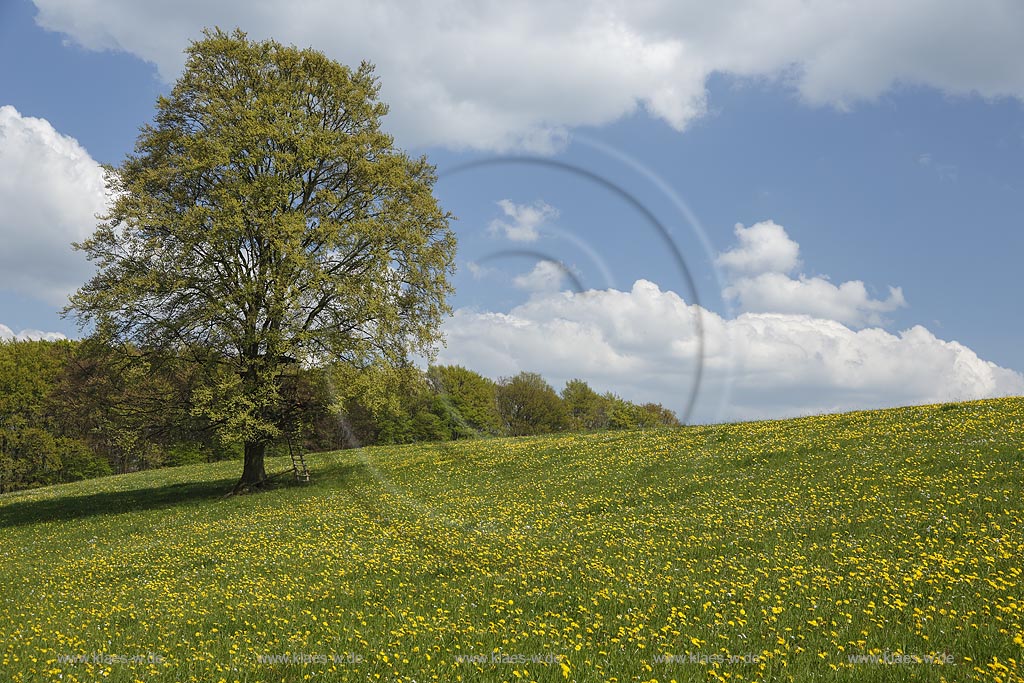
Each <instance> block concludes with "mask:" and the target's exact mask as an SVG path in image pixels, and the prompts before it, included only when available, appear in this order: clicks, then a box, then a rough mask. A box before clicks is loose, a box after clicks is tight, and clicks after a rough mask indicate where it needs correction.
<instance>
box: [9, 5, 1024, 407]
mask: <svg viewBox="0 0 1024 683" xmlns="http://www.w3.org/2000/svg"><path fill="white" fill-rule="evenodd" d="M349 4H350V5H351V6H350V7H348V9H347V10H345V9H342V10H341V11H337V12H336V11H332V10H331V9H330V8H327V7H326V6H325V5H323V4H322V3H319V2H316V1H315V0H308V1H307V2H303V3H299V5H302V7H301V8H300V9H304V10H305V11H296V10H295V8H294V7H293V6H292V5H288V7H289V8H291V9H286V5H285V3H279V6H277V7H276V8H275V3H264V4H262V5H260V6H259V7H258V8H253V7H252V6H251V5H250V4H249V3H242V2H237V3H233V2H224V3H216V4H215V5H216V7H208V6H207V5H208V3H194V4H191V3H186V4H184V5H182V6H180V7H178V8H177V9H176V10H175V12H174V13H173V14H164V12H165V11H166V10H165V9H163V8H161V7H159V6H158V5H157V4H156V3H146V2H142V3H130V2H128V1H127V0H106V1H105V2H98V3H93V5H95V7H94V8H92V9H90V10H88V11H86V10H85V9H83V6H82V5H79V4H76V3H73V2H70V1H69V0H37V1H36V2H35V3H33V2H31V1H30V0H10V1H9V2H6V3H4V4H3V5H2V6H0V60H2V63H4V64H5V65H7V66H6V67H5V68H4V69H2V70H0V107H4V106H5V105H6V106H7V108H6V109H3V110H0V112H2V113H0V236H2V239H3V243H4V245H5V246H4V247H3V251H2V252H0V325H2V326H3V327H0V334H4V335H5V336H16V335H18V334H19V333H23V334H24V335H25V336H33V335H36V336H38V333H39V332H47V333H61V334H65V335H68V336H75V335H76V334H77V332H76V329H75V327H74V324H73V322H72V321H70V320H62V319H60V317H59V316H58V315H57V313H56V311H57V309H59V308H60V304H59V301H60V298H61V296H62V295H63V294H62V293H63V292H65V291H66V290H68V289H69V288H70V289H73V288H74V287H75V286H76V285H77V284H79V283H80V282H81V280H82V278H83V277H86V276H87V274H88V272H89V271H88V268H87V267H86V266H85V265H84V264H83V263H82V262H81V259H80V257H78V256H76V255H74V254H71V253H70V252H69V251H68V250H67V249H66V244H67V243H68V242H70V241H71V240H72V239H79V238H81V236H84V234H86V233H87V232H88V231H89V230H90V229H91V227H92V226H91V225H90V224H89V223H90V220H89V216H90V215H91V213H92V210H91V209H90V207H95V206H97V205H98V206H102V197H101V196H99V195H98V194H97V189H96V171H95V167H96V163H97V162H98V163H103V164H117V163H118V162H120V160H121V159H122V158H123V157H124V155H125V154H126V153H127V152H129V151H130V150H131V147H132V144H133V142H134V139H135V135H136V133H137V130H138V127H139V126H140V125H142V124H143V123H145V122H147V121H148V120H149V119H150V118H151V116H152V112H153V103H154V100H155V98H156V97H157V96H158V95H159V94H160V93H162V92H166V91H167V90H168V89H169V87H170V83H171V82H172V81H173V79H174V77H175V75H176V74H177V73H178V72H179V70H180V68H181V61H182V58H181V50H182V49H183V48H184V47H185V46H186V44H187V41H188V40H189V39H194V38H196V37H198V36H199V34H200V31H201V29H202V27H204V26H210V25H215V24H216V25H220V26H222V27H231V26H235V25H237V26H239V27H241V28H243V29H244V30H247V31H250V32H251V34H252V35H253V36H254V37H265V36H267V37H274V38H277V39H279V40H281V41H282V42H286V43H295V44H299V45H302V46H307V45H312V46H313V47H315V48H317V49H320V50H323V51H324V52H326V53H327V54H328V55H329V56H332V57H334V58H336V59H339V60H341V61H343V62H346V63H349V64H354V63H355V62H356V61H357V60H358V59H363V58H365V59H369V60H371V61H374V62H375V63H377V64H378V74H379V75H380V78H381V80H382V85H383V96H384V99H385V100H386V101H388V102H389V103H390V104H391V106H392V113H391V114H390V115H389V116H388V117H387V119H386V126H387V127H388V128H389V129H390V130H391V131H392V132H394V134H395V135H396V139H397V141H398V144H399V145H401V146H403V147H406V148H408V149H411V150H413V151H416V152H421V153H425V154H427V155H428V156H429V157H430V158H431V159H432V160H433V161H434V162H435V163H436V164H437V166H438V169H439V171H440V173H441V175H442V177H441V180H440V181H439V183H438V186H437V195H438V197H439V198H440V200H441V202H442V204H443V205H444V206H445V207H446V208H447V209H449V210H450V211H452V212H453V213H454V214H455V215H456V216H457V217H458V220H457V221H456V222H455V224H454V227H455V229H456V231H457V233H458V236H459V240H460V246H459V256H458V266H459V269H458V273H457V275H456V276H455V285H456V291H457V293H456V295H455V298H454V299H453V301H452V304H453V306H454V307H455V308H456V309H457V313H456V315H455V316H454V317H453V318H452V319H451V320H449V321H448V322H447V323H446V331H447V333H448V334H447V336H448V340H449V342H448V346H447V348H446V349H444V350H443V351H442V352H441V355H440V359H441V361H443V362H459V363H462V364H465V365H468V366H469V367H473V368H474V369H477V370H479V371H481V372H484V373H485V374H488V375H490V376H493V377H498V376H501V375H507V374H511V373H513V372H516V371H518V370H521V369H527V370H538V371H540V372H542V373H543V374H545V376H546V377H548V379H549V380H550V381H551V382H552V383H553V384H556V385H559V384H560V383H563V382H564V381H565V380H566V379H568V378H571V377H573V376H582V377H584V378H586V379H588V380H590V381H591V382H592V384H594V386H596V387H598V388H600V389H601V390H610V391H615V392H617V393H619V394H622V395H624V396H626V397H627V398H632V399H635V400H658V401H660V402H663V403H665V404H666V405H669V406H670V407H673V408H674V409H676V410H677V411H678V412H680V413H688V414H689V413H690V408H692V409H693V410H692V414H690V417H691V418H692V419H696V420H716V419H735V418H740V419H748V418H754V417H762V416H775V415H791V414H803V413H809V412H821V411H826V410H842V409H850V408H860V407H874V406H883V405H896V404H901V403H918V402H930V401H937V400H952V399H957V398H975V397H981V396H989V395H1000V394H1006V393H1018V394H1019V393H1022V392H1024V378H1022V376H1021V374H1020V371H1021V370H1024V347H1022V346H1021V345H1020V344H1019V343H1016V342H1017V341H1018V340H1019V339H1020V337H1021V334H1022V332H1024V316H1022V315H1021V314H1022V313H1024V310H1022V309H1024V306H1022V304H1021V297H1020V295H1019V276H1018V272H1019V268H1018V260H1019V258H1020V256H1021V254H1022V253H1024V235H1022V231H1021V230H1020V227H1021V224H1022V218H1024V201H1022V198H1024V163H1022V159H1024V109H1022V98H1024V67H1021V66H1020V65H1021V64H1024V59H1022V57H1024V54H1022V52H1024V50H1022V48H1021V47H1020V46H1021V45H1024V11H1022V10H1020V9H1019V8H1017V7H1015V4H1014V3H1010V2H1007V3H999V2H995V1H994V0H993V1H991V2H987V3H980V4H978V5H977V7H976V8H975V9H974V10H972V11H969V10H967V9H965V8H964V7H962V6H960V5H955V4H950V5H949V6H948V7H947V6H946V3H935V4H929V5H928V9H927V10H925V9H924V5H921V6H920V7H918V6H917V5H916V4H915V3H905V6H901V7H899V8H892V7H889V5H887V4H885V3H878V4H877V6H874V5H873V3H864V4H862V5H860V6H859V7H858V8H855V9H852V10H851V9H850V8H849V7H844V6H841V5H838V4H828V3H817V4H813V5H794V6H792V7H790V6H789V5H788V4H786V3H776V4H775V5H774V6H772V7H769V8H766V7H765V6H763V5H761V4H759V3H736V4H735V5H734V6H730V8H728V9H711V10H706V11H700V12H698V10H695V9H693V8H690V9H677V8H675V7H674V5H673V4H672V3H665V4H664V6H662V4H661V3H657V2H654V3H648V4H645V5H644V6H643V9H642V10H637V9H636V8H635V7H632V6H631V5H629V4H623V5H622V6H621V7H619V6H617V5H616V4H615V3H611V4H609V5H607V6H606V7H605V11H603V12H602V13H594V12H589V11H579V12H576V13H569V12H567V11H566V10H565V9H564V8H561V9H553V8H549V7H547V6H546V5H545V4H537V5H533V4H531V3H523V4H522V5H519V6H517V7H515V8H510V7H508V6H506V5H490V4H487V3H484V4H480V3H475V4H473V5H472V6H470V5H466V6H465V7H462V6H460V4H459V3H453V4H449V5H446V6H445V8H446V9H445V10H444V12H441V13H437V14H434V15H431V14H429V11H428V10H425V9H419V10H416V11H415V12H416V13H417V14H416V15H415V16H407V15H406V14H405V13H403V12H401V11H399V10H398V9H395V7H398V5H396V6H394V7H392V5H391V4H390V3H387V2H384V3H380V4H379V5H378V7H380V8H384V9H385V10H388V11H384V12H383V15H384V16H383V18H382V15H381V12H377V13H369V12H366V11H365V10H366V8H365V7H361V6H360V5H359V3H349ZM390 10H393V11H390ZM275 12H276V13H277V14H275ZM851 12H853V14H850V13H851ZM278 15H280V16H278ZM762 15H763V16H762ZM284 16H287V17H289V19H288V20H287V21H284V20H282V19H281V17H284ZM339 16H345V17H348V18H347V19H346V20H345V21H344V22H342V21H341V19H339V18H337V17H339ZM296 17H300V18H296ZM303 17H305V19H304V18H303ZM752 19H756V21H753V20H752ZM883 20H884V21H883ZM332 22H333V23H332ZM361 22H362V24H361ZM381 22H383V23H381ZM879 25H884V26H885V27H886V29H885V30H879V29H878V28H877V27H878V26H879ZM752 26H753V27H756V29H752V28H751V27H752ZM385 28H386V29H387V30H385ZM372 36H377V38H376V39H372ZM979 46H983V47H984V49H982V47H979ZM509 157H514V158H515V160H511V161H510V160H508V158H509ZM502 159H505V161H502ZM473 161H485V162H486V163H483V164H481V165H477V166H473V167H471V168H462V170H459V169H460V168H461V167H463V166H464V165H465V164H467V163H469V162H473ZM549 162H550V163H549ZM568 167H571V168H575V169H578V171H579V172H576V173H573V172H570V171H569V170H567V168H568ZM595 177H597V178H600V179H602V181H603V184H602V182H595V180H594V178H595ZM610 188H615V189H610ZM99 194H101V192H100V193H99ZM626 195H628V196H629V197H631V198H632V199H633V200H635V201H636V202H637V203H638V204H639V206H641V207H642V209H643V210H639V209H638V208H637V206H636V205H634V204H631V203H630V201H627V200H626V199H625V198H624V197H625V196H626ZM97 197H98V198H97ZM97 202H99V204H97ZM648 217H653V218H654V219H655V220H656V221H657V222H658V223H659V224H660V225H661V226H663V227H664V228H665V230H667V231H668V233H669V234H670V236H671V241H672V244H673V245H674V248H676V249H678V251H679V253H680V254H682V256H683V258H684V262H685V266H686V269H687V270H689V272H690V275H691V276H692V280H693V283H694V285H695V287H694V290H695V291H694V290H691V288H690V287H689V286H688V283H687V280H686V278H685V276H684V274H683V272H682V271H681V269H680V267H679V264H678V262H677V261H676V260H675V259H674V258H673V257H672V252H671V248H670V245H669V244H668V243H667V242H666V241H665V239H664V237H663V236H662V235H661V234H660V233H659V232H658V229H657V228H656V227H655V226H653V225H651V224H650V221H649V220H648ZM737 224H739V227H737ZM62 245H63V246H62ZM3 252H6V253H3ZM552 264H560V265H558V266H555V265H552ZM566 270H567V271H569V272H571V273H572V274H573V275H574V277H573V278H568V277H566V276H565V275H566V272H565V271H566ZM574 283H575V284H574ZM638 283H639V284H638ZM891 288H897V289H891ZM574 290H580V291H574ZM697 302H699V304H700V308H699V310H698V309H696V308H695V304H696V303H697ZM698 318H700V319H701V321H702V323H703V324H702V327H703V344H704V347H705V348H704V354H703V357H699V356H698V353H697V349H699V346H700V344H699V343H698V334H697V327H696V324H697V323H696V321H697V319H698ZM33 330H34V331H35V332H32V331H33ZM698 363H703V366H704V373H703V376H702V380H701V382H702V384H701V387H700V391H699V394H698V397H697V399H696V401H695V403H694V404H693V405H691V404H690V402H689V397H690V395H691V392H690V390H689V387H691V386H692V384H693V382H694V380H695V374H694V368H695V367H696V365H697V364H698Z"/></svg>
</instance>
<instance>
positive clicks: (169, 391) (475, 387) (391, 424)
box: [0, 340, 679, 492]
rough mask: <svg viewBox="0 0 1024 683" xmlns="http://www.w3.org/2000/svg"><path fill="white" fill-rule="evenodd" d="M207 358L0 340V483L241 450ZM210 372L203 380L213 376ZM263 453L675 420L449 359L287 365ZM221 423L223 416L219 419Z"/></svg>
mask: <svg viewBox="0 0 1024 683" xmlns="http://www.w3.org/2000/svg"><path fill="white" fill-rule="evenodd" d="M216 375H217V364H216V363H214V362H212V361H211V362H207V363H202V364H197V363H196V362H194V359H188V360H186V359H182V358H173V357H163V356H160V355H159V354H155V353H144V352H142V351H135V352H133V353H129V354H125V353H124V352H123V350H115V349H113V348H110V347H107V346H104V345H103V344H100V343H97V342H95V341H93V340H84V341H56V342H52V341H8V342H0V492H6V491H12V490H17V489H23V488H31V487H36V486H44V485H48V484H55V483H61V482H68V481H75V480H78V479H85V478H90V477H96V476H103V475H108V474H115V473H126V472H133V471H138V470H144V469H153V468H158V467H167V466H175V465H184V464H192V463H198V462H215V461H219V460H233V459H241V458H242V456H243V451H244V440H243V439H240V438H235V439H232V438H231V437H230V436H225V435H230V434H232V433H237V430H232V429H225V426H226V424H225V423H227V422H230V421H231V420H232V419H233V417H234V416H233V414H232V412H231V409H230V407H227V408H226V409H224V410H223V411H221V412H220V413H218V412H217V411H213V410H211V409H210V404H211V403H214V404H215V403H216V401H217V400H218V398H217V395H216V393H217V392H216V384H217V383H216V381H215V380H216V379H217V377H216ZM211 380H214V381H211ZM279 393H280V396H279V399H280V400H279V401H278V402H277V405H278V406H279V407H278V411H279V414H278V415H275V416H274V418H275V420H277V422H278V424H280V425H281V430H280V434H279V435H278V437H277V438H276V439H274V440H273V441H272V442H271V443H270V444H269V445H268V453H269V454H270V455H275V454H284V453H285V452H287V449H288V448H289V447H291V448H301V449H304V450H307V451H317V450H334V449H343V448H355V447H361V446H372V445H382V444H404V443H416V442H424V441H449V440H456V439H474V438H488V437H498V436H524V435H532V434H546V433H554V432H565V431H587V430H602V429H635V428H644V427H656V426H674V425H678V424H679V423H678V420H677V419H676V417H675V415H674V414H673V413H672V411H670V410H668V409H667V408H665V407H663V406H662V405H660V404H656V403H647V404H643V405H638V404H635V403H632V402H630V401H627V400H625V399H623V398H621V397H619V396H616V395H615V394H612V393H603V394H602V393H599V392H597V391H595V390H594V389H592V388H591V387H590V386H589V385H588V384H587V382H585V381H583V380H580V379H574V380H572V381H570V382H568V383H566V385H565V387H563V388H562V390H561V391H560V392H559V391H556V390H555V388H553V387H552V386H551V385H550V384H548V382H547V381H545V380H544V378H543V377H541V376H540V375H539V374H536V373H531V372H521V373H519V374H518V375H515V376H512V377H504V378H501V379H499V380H497V381H494V380H492V379H490V378H487V377H484V376H483V375H481V374H479V373H477V372H474V371H473V370H470V369H467V368H464V367H461V366H458V365H431V366H429V367H428V368H427V370H425V371H424V370H421V369H419V368H417V367H415V366H412V365H407V366H404V367H393V366H387V365H383V364H377V365H370V366H367V367H363V368H355V367H353V366H351V365H350V364H342V363H339V364H334V365H327V366H323V367H315V368H306V367H299V366H298V364H294V367H293V368H291V370H289V371H286V372H285V373H284V374H283V375H282V378H281V382H280V389H279ZM228 426H230V425H228Z"/></svg>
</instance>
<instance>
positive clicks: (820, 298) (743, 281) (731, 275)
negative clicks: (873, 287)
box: [716, 221, 907, 327]
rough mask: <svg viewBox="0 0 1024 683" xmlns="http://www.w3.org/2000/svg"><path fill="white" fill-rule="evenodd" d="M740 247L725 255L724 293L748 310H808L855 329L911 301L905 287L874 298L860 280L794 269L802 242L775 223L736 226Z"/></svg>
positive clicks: (721, 257) (722, 263)
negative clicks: (832, 279)
mask: <svg viewBox="0 0 1024 683" xmlns="http://www.w3.org/2000/svg"><path fill="white" fill-rule="evenodd" d="M736 239H737V242H738V245H737V246H736V247H735V248H733V249H731V250H729V251H726V252H723V253H722V254H719V256H718V258H717V260H716V263H717V264H718V265H719V266H722V267H723V269H724V270H725V272H726V281H727V282H728V285H727V287H726V288H725V290H724V291H723V294H724V295H725V296H726V297H727V298H730V299H733V300H735V301H736V302H738V304H739V307H740V309H741V310H742V311H746V312H755V313H805V314H808V315H811V316H814V317H817V318H825V319H828V320H837V321H839V322H841V323H845V324H847V325H852V326H854V327H862V326H864V325H880V324H882V322H883V317H882V315H883V314H884V313H890V312H892V311H895V310H896V309H898V308H902V307H904V306H906V305H907V302H906V299H905V298H904V296H903V290H902V289H900V288H899V287H889V295H888V297H886V298H885V299H873V298H872V297H871V295H870V294H869V293H868V290H867V287H866V286H865V285H864V283H863V282H862V281H860V280H851V281H849V282H843V283H840V284H838V285H836V284H833V283H832V282H830V281H829V280H828V279H827V278H825V277H821V276H815V277H809V276H807V275H803V274H800V275H797V276H796V277H793V276H792V275H791V273H792V272H793V271H794V270H796V268H798V267H799V266H800V245H799V244H797V243H796V242H795V241H793V240H792V239H791V238H790V237H789V235H788V234H787V233H786V230H785V228H783V227H782V226H781V225H778V224H777V223H774V222H772V221H763V222H760V223H755V224H754V225H752V226H750V227H749V228H745V227H743V225H741V224H737V225H736Z"/></svg>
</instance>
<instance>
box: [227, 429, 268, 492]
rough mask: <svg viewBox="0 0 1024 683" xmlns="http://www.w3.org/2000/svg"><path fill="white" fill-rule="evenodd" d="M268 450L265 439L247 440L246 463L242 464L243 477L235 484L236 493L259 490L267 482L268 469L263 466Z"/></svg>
mask: <svg viewBox="0 0 1024 683" xmlns="http://www.w3.org/2000/svg"><path fill="white" fill-rule="evenodd" d="M266 452H267V443H266V442H265V441H258V442H257V441H246V442H245V464H244V465H243V466H242V478H241V479H239V480H238V483H237V484H235V493H243V492H245V491H258V490H259V489H262V488H263V487H264V486H266V484H267V471H266V469H264V467H263V456H264V455H266Z"/></svg>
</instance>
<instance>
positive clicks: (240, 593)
mask: <svg viewBox="0 0 1024 683" xmlns="http://www.w3.org/2000/svg"><path fill="white" fill-rule="evenodd" d="M310 463H311V467H312V468H313V473H314V482H313V483H312V484H310V485H303V486H300V485H296V484H290V485H286V486H282V488H280V489H278V490H275V491H273V492H271V493H268V494H262V495H255V496H243V497H235V498H224V497H223V493H224V492H225V491H226V490H228V489H229V488H230V485H231V484H232V483H233V482H234V480H235V478H236V476H237V470H238V468H239V464H238V463H234V462H231V463H221V464H215V465H201V466H190V467H181V468H176V469H168V470H159V471H151V472H144V473H139V474H135V475H127V476H120V477H107V478H103V479H96V480H90V481H83V482H77V483H75V484H68V485H62V486H55V487H50V488H46V489H37V490H32V491H24V492H18V493H15V494H8V495H4V496H0V671H3V672H6V673H7V676H9V677H10V678H11V680H14V681H26V682H29V681H31V682H35V681H58V680H59V681H94V680H110V681H220V680H224V681H298V680H325V681H333V680H382V681H391V680H403V681H418V682H420V683H423V682H424V681H431V680H438V681H457V680H463V681H477V680H479V681H501V680H507V681H529V680H536V681H566V680H569V681H633V680H643V681H651V680H657V681H671V680H676V681H680V682H681V681H705V680H730V681H737V680H743V681H748V680H797V681H800V680H825V681H840V680H842V681H883V680H885V681H887V680H931V681H942V680H948V681H966V680H996V681H999V680H1002V681H1012V680H1021V676H1022V674H1021V669H1020V667H1021V659H1022V656H1024V636H1022V633H1024V626H1022V624H1024V595H1022V592H1024V590H1022V585H1024V584H1022V581H1024V577H1022V565H1024V560H1022V558H1024V501H1022V497H1021V492H1022V488H1024V487H1022V479H1024V399H1000V400H993V401H982V402H975V403H969V404H955V405H947V406H926V407H917V408H905V409H897V410H887V411H876V412H861V413H851V414H846V415H837V416H824V417H812V418H805V419H799V420H789V421H781V422H758V423H747V424H738V425H726V426H714V427H691V428H684V429H677V430H664V431H647V432H625V433H601V434H591V435H579V434H572V435H565V436H547V437H535V438H520V439H497V440H490V441H476V442H461V443H449V444H437V445H426V446H424V445H417V446H407V447H394V448H373V449H366V450H363V451H345V452H340V453H331V454H323V455H316V456H311V457H310ZM286 467H287V463H286V462H285V461H282V460H275V461H271V462H270V467H269V469H270V470H271V471H280V470H284V469H286ZM285 480H286V478H282V481H285ZM75 656H81V657H82V658H83V659H84V661H70V662H68V661H62V660H65V659H67V658H68V657H72V658H73V657H75ZM267 657H270V658H272V659H274V660H277V661H267V660H266V658H267ZM730 657H732V658H734V660H733V661H730V659H729V658H730ZM871 657H877V658H878V663H872V662H871V661H869V660H870V658H871ZM915 657H917V658H919V660H924V659H925V658H927V657H932V658H934V659H935V660H938V661H941V662H943V663H942V664H938V663H923V661H918V660H915V659H914V658H915ZM131 658H140V659H141V660H143V661H130V659H131ZM261 659H263V661H261ZM533 660H536V661H533Z"/></svg>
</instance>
